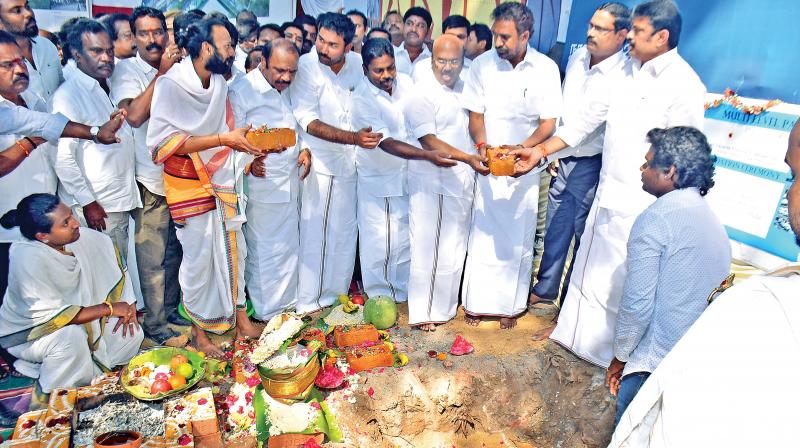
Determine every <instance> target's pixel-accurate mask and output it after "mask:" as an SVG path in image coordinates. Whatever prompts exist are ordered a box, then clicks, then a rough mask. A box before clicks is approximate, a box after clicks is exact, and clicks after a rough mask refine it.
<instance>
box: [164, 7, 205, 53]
mask: <svg viewBox="0 0 800 448" xmlns="http://www.w3.org/2000/svg"><path fill="white" fill-rule="evenodd" d="M201 20H203V16H201V15H199V14H197V13H194V12H192V11H189V12H184V13H181V14H178V15H177V16H175V20H173V21H172V34H173V36H174V38H175V45H177V46H178V48H186V45H187V44H188V43H189V36H188V33H189V27H190V26H191V25H192V24H193V23H197V22H199V21H201Z"/></svg>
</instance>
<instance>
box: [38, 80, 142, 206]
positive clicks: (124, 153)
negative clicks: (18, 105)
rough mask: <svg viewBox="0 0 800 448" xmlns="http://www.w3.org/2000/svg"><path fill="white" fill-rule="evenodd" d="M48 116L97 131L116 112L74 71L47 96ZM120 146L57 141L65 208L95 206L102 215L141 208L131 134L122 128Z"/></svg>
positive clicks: (102, 94)
mask: <svg viewBox="0 0 800 448" xmlns="http://www.w3.org/2000/svg"><path fill="white" fill-rule="evenodd" d="M50 102H51V105H50V108H51V110H52V111H53V112H61V113H63V114H64V115H66V116H67V117H69V118H70V119H71V120H72V121H77V122H79V123H86V124H87V125H89V126H100V125H102V124H103V123H105V122H106V121H108V118H109V117H110V116H111V113H112V112H114V110H116V104H115V103H113V102H112V101H111V99H110V98H109V97H108V95H107V94H106V92H105V91H104V90H103V88H102V87H100V84H99V83H98V82H97V80H95V79H94V78H91V77H89V75H87V74H85V73H84V72H82V71H81V70H76V71H75V72H74V73H73V75H72V77H71V78H70V79H69V80H68V81H66V82H65V83H64V84H62V85H61V87H59V88H58V90H56V92H55V93H54V94H53V98H51V100H50ZM117 137H118V138H119V139H120V143H114V144H112V145H103V144H98V143H94V142H92V141H90V140H78V139H74V138H62V139H61V140H60V141H59V143H58V152H57V155H56V163H55V169H56V174H57V175H58V179H59V182H60V184H59V195H60V196H61V199H62V201H64V202H65V203H66V204H67V205H69V206H71V207H72V206H75V205H80V206H85V205H87V204H89V203H92V202H94V201H97V202H98V203H99V204H100V205H101V206H102V207H103V209H105V211H107V212H124V211H129V210H132V209H134V208H136V207H141V205H142V204H141V201H140V200H139V190H138V188H137V187H136V177H135V166H136V160H135V155H134V152H135V150H134V141H133V133H132V132H131V128H130V126H128V124H127V123H123V124H122V127H121V128H120V129H119V131H117Z"/></svg>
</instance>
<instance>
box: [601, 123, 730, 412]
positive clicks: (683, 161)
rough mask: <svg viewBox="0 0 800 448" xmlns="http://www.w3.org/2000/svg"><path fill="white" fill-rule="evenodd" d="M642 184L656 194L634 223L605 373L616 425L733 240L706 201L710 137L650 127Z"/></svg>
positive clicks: (709, 285) (726, 264) (712, 281)
mask: <svg viewBox="0 0 800 448" xmlns="http://www.w3.org/2000/svg"><path fill="white" fill-rule="evenodd" d="M647 140H648V141H649V142H650V150H649V151H648V152H647V154H646V155H645V162H644V164H643V165H642V166H641V168H640V170H641V172H642V189H643V190H644V191H645V192H647V193H649V194H651V195H653V196H655V197H656V201H655V202H654V203H652V204H650V206H649V207H647V208H646V209H645V210H644V211H643V212H642V214H641V215H639V217H637V218H636V221H635V222H634V224H633V228H632V229H631V236H630V238H629V239H628V261H627V264H628V275H627V277H626V278H625V287H624V288H623V294H622V300H620V305H619V314H618V315H617V323H616V328H615V331H614V359H613V360H612V361H611V366H610V367H609V368H608V371H607V374H606V382H607V383H608V384H609V386H610V388H611V393H612V394H614V395H617V415H616V419H615V421H614V423H615V425H616V423H617V422H619V419H620V417H621V416H622V414H623V413H624V412H625V408H627V407H628V404H629V403H630V402H631V400H632V399H633V397H634V396H635V395H636V392H638V390H639V388H640V387H641V386H642V384H644V382H645V381H646V380H647V377H648V376H650V373H651V372H652V371H653V370H655V368H656V367H658V364H659V363H660V362H661V360H662V359H664V356H666V354H667V353H669V351H670V350H672V347H674V346H675V344H676V343H677V342H678V340H679V339H680V338H681V337H682V336H683V334H684V333H686V330H688V329H689V327H690V326H691V325H692V324H693V323H694V321H695V320H697V318H698V317H700V315H701V314H702V313H703V311H704V310H705V309H706V305H707V301H706V298H707V297H708V295H709V294H710V293H711V292H712V291H713V290H714V288H716V287H717V286H719V284H720V283H721V282H722V281H723V280H725V278H726V277H727V276H728V271H729V270H730V263H731V246H730V243H729V242H728V235H727V234H726V233H725V228H724V227H722V224H721V223H720V222H719V219H718V218H717V216H716V215H715V214H714V211H712V210H711V207H710V206H709V205H708V202H707V201H706V200H705V199H704V197H705V195H706V194H707V193H708V190H709V189H711V187H713V186H714V179H713V177H714V160H715V159H716V158H715V157H714V156H713V155H711V146H709V144H708V141H707V140H706V136H705V135H703V133H702V132H700V131H698V130H697V129H695V128H691V127H686V126H678V127H674V128H667V129H658V128H656V129H652V130H651V131H650V132H648V133H647Z"/></svg>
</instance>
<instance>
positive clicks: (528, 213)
mask: <svg viewBox="0 0 800 448" xmlns="http://www.w3.org/2000/svg"><path fill="white" fill-rule="evenodd" d="M492 17H493V18H494V23H493V24H492V32H493V33H494V42H495V48H494V49H492V50H490V51H487V52H486V53H484V54H482V55H481V56H480V57H478V58H477V59H475V60H474V61H473V62H472V66H471V67H470V70H469V75H468V76H467V80H466V82H465V86H464V93H463V95H462V97H463V104H464V106H465V107H466V108H467V109H468V110H469V111H470V112H469V130H470V134H471V136H472V140H473V141H474V142H476V143H475V145H476V146H477V148H478V150H479V151H480V152H481V154H482V155H483V154H484V151H485V150H486V147H488V146H500V145H521V146H523V147H533V146H535V145H537V144H539V143H541V142H543V141H544V140H545V139H547V138H548V137H550V135H552V133H553V131H555V127H556V120H557V119H558V117H559V116H560V115H561V88H560V87H561V86H560V84H559V83H560V75H559V72H558V67H557V66H556V64H555V63H554V62H553V61H551V60H550V59H549V58H548V57H547V56H545V55H543V54H541V53H539V52H538V51H536V50H535V49H533V48H531V47H529V46H528V39H529V38H530V35H531V33H533V24H534V18H533V13H532V12H531V10H530V9H529V8H528V7H527V6H525V5H522V4H520V3H515V2H509V3H502V4H500V5H499V6H498V7H497V8H495V10H494V11H493V12H492ZM538 191H539V175H538V173H534V174H530V175H526V176H521V177H519V178H511V177H495V176H487V177H479V178H478V182H477V186H476V189H475V212H474V219H473V223H472V228H471V232H470V241H469V246H468V248H467V253H468V255H467V262H466V267H465V273H464V287H463V295H462V303H463V304H464V310H465V312H466V314H467V321H468V322H469V323H470V324H472V325H477V324H478V323H479V321H480V318H481V316H496V317H500V327H501V328H503V329H507V328H511V327H513V326H515V325H516V318H517V316H518V315H519V314H521V313H523V312H525V310H526V309H527V303H528V293H529V286H530V282H531V270H532V268H533V243H534V234H535V231H536V210H537V207H538V202H539V193H538Z"/></svg>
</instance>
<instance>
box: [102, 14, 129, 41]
mask: <svg viewBox="0 0 800 448" xmlns="http://www.w3.org/2000/svg"><path fill="white" fill-rule="evenodd" d="M130 20H131V18H130V16H128V15H127V14H122V13H120V12H115V13H114V14H108V15H105V16H103V18H102V19H100V23H102V24H103V26H105V27H106V31H108V35H109V36H111V40H114V41H115V40H117V38H118V36H117V27H115V26H114V25H116V24H117V22H125V23H128V24H130Z"/></svg>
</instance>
